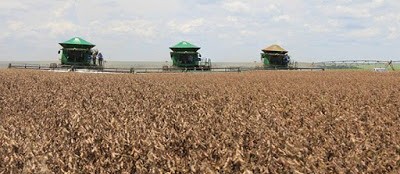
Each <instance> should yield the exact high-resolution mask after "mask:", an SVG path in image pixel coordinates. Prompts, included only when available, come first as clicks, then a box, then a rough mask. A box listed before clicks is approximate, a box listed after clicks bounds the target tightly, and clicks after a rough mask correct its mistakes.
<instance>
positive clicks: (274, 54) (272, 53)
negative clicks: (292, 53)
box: [261, 45, 290, 69]
mask: <svg viewBox="0 0 400 174" xmlns="http://www.w3.org/2000/svg"><path fill="white" fill-rule="evenodd" d="M262 51H263V53H261V60H263V63H264V68H266V69H270V68H277V69H279V68H288V66H289V63H290V57H289V55H288V51H286V50H285V49H283V48H282V47H281V46H279V45H271V46H269V47H267V48H265V49H262Z"/></svg>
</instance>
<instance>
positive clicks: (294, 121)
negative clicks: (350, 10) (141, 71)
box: [0, 70, 400, 174]
mask: <svg viewBox="0 0 400 174" xmlns="http://www.w3.org/2000/svg"><path fill="white" fill-rule="evenodd" d="M399 79H400V74H399V73H373V72H297V71H293V72H285V71H282V72H244V73H215V74H214V73H199V74H190V73H188V74H165V75H158V74H157V75H152V74H148V75H133V74H129V75H117V74H108V75H107V74H80V73H51V72H37V71H16V70H1V71H0V145H1V147H0V173H247V174H250V173H391V172H392V173H396V172H398V171H399V170H400V167H399V166H400V128H399V127H400V126H399V125H400V116H399V113H400V97H399V96H400V90H399V89H400V83H399Z"/></svg>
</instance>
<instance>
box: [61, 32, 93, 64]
mask: <svg viewBox="0 0 400 174" xmlns="http://www.w3.org/2000/svg"><path fill="white" fill-rule="evenodd" d="M59 44H60V45H61V46H62V49H61V50H60V51H58V53H59V54H60V53H61V65H78V66H94V64H93V63H92V60H91V55H92V50H91V49H92V48H93V47H95V46H96V45H94V44H92V43H90V42H88V41H86V40H84V39H82V38H79V37H74V38H72V39H70V40H67V41H65V42H63V43H59Z"/></svg>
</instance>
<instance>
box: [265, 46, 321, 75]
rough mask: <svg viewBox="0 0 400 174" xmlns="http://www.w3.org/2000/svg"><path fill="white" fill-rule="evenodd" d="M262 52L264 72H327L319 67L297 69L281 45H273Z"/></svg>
mask: <svg viewBox="0 0 400 174" xmlns="http://www.w3.org/2000/svg"><path fill="white" fill-rule="evenodd" d="M261 51H262V52H263V53H261V60H262V62H263V65H264V66H263V68H262V69H264V70H325V69H324V68H319V67H317V68H315V67H308V68H307V67H297V66H296V65H295V64H293V63H292V62H291V60H290V56H289V55H288V51H287V50H285V49H283V48H282V47H281V46H279V45H271V46H269V47H267V48H264V49H262V50H261Z"/></svg>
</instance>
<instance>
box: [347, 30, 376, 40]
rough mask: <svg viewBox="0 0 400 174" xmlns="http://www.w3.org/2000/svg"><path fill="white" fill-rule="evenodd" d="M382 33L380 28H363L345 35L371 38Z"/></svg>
mask: <svg viewBox="0 0 400 174" xmlns="http://www.w3.org/2000/svg"><path fill="white" fill-rule="evenodd" d="M380 34H381V32H380V30H379V29H378V28H363V29H359V30H354V31H350V32H348V33H346V34H345V35H347V36H350V37H353V38H362V39H369V38H372V37H377V36H379V35H380Z"/></svg>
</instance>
